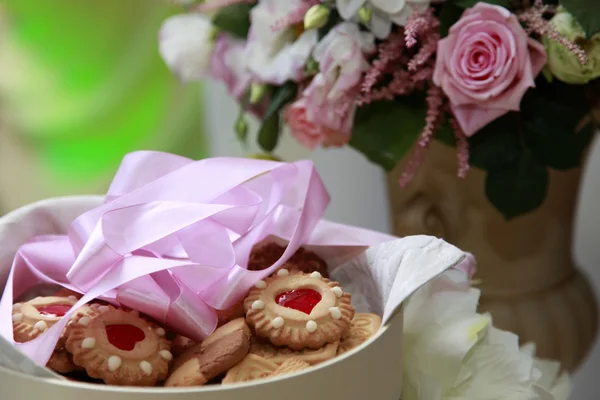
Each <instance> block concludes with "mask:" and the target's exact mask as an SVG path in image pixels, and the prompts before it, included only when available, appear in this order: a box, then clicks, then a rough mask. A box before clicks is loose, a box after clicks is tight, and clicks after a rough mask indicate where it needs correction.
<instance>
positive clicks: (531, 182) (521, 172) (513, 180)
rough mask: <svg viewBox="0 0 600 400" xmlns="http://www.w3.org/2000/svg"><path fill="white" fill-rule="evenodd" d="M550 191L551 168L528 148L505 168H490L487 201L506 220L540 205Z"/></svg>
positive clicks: (486, 181) (486, 190) (486, 182)
mask: <svg viewBox="0 0 600 400" xmlns="http://www.w3.org/2000/svg"><path fill="white" fill-rule="evenodd" d="M547 192H548V169H547V168H546V166H544V164H542V163H541V162H540V161H539V160H538V159H536V158H535V157H534V156H533V154H531V152H529V151H524V152H522V153H521V155H520V157H518V158H517V159H515V160H513V162H511V163H509V164H507V165H505V166H504V167H503V168H500V169H495V170H492V171H489V172H488V174H487V177H486V180H485V193H486V196H487V198H488V200H489V201H490V202H491V203H492V204H493V205H494V206H495V207H496V209H498V211H500V212H501V213H502V215H504V218H506V219H507V220H510V219H512V218H515V217H518V216H521V215H524V214H527V213H529V212H531V211H533V210H535V209H536V208H538V207H539V206H540V205H541V204H542V203H543V202H544V200H545V198H546V194H547Z"/></svg>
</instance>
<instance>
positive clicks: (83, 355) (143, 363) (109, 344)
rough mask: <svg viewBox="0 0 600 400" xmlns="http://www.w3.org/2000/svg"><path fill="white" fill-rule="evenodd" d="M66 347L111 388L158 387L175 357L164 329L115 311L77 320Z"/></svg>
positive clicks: (98, 311)
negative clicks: (121, 386)
mask: <svg viewBox="0 0 600 400" xmlns="http://www.w3.org/2000/svg"><path fill="white" fill-rule="evenodd" d="M98 309H99V307H98ZM66 348H67V350H68V351H69V352H70V353H71V354H72V355H73V362H74V363H75V364H76V365H78V366H80V367H82V368H84V369H85V370H86V372H87V374H88V375H89V376H90V377H92V378H96V379H102V380H103V381H104V382H105V383H107V384H110V385H126V386H154V385H156V383H157V382H160V381H162V380H164V379H165V378H166V377H167V373H168V370H169V364H170V362H171V360H172V358H173V355H172V354H171V352H170V348H171V343H170V342H169V341H168V340H167V339H166V337H165V330H164V329H163V328H161V327H158V326H157V325H155V324H153V323H151V322H148V321H146V320H144V319H142V318H140V317H139V316H137V315H136V313H132V312H126V311H123V310H114V309H110V310H108V311H105V312H101V311H100V310H97V311H95V313H94V314H93V315H92V316H91V317H90V316H84V317H81V318H79V319H78V320H76V321H74V322H73V324H72V328H71V333H70V335H69V337H68V338H67V342H66Z"/></svg>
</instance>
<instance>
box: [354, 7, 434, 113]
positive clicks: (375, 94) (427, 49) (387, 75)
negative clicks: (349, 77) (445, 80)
mask: <svg viewBox="0 0 600 400" xmlns="http://www.w3.org/2000/svg"><path fill="white" fill-rule="evenodd" d="M439 26H440V23H439V20H438V19H437V18H436V17H435V15H434V13H433V9H432V8H430V9H428V10H427V11H425V12H422V13H415V14H413V16H412V17H411V18H409V20H408V22H407V24H406V26H405V27H404V30H403V31H401V32H394V33H392V34H391V35H390V36H389V37H388V38H387V39H386V40H385V41H384V42H383V43H381V44H380V45H379V47H378V48H377V55H376V57H375V59H374V60H373V61H372V62H371V67H370V68H369V70H368V71H367V73H366V74H365V78H364V81H363V84H362V91H361V94H360V96H359V98H358V104H359V105H364V104H370V103H373V102H375V101H381V100H392V99H394V97H396V96H407V95H410V94H411V93H412V92H414V91H415V90H423V89H426V87H427V86H429V85H430V83H431V78H432V76H433V67H434V64H435V52H436V49H437V43H438V41H439V39H440V33H439ZM384 80H386V84H384V85H381V84H380V83H381V82H382V81H384Z"/></svg>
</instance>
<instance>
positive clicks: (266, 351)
mask: <svg viewBox="0 0 600 400" xmlns="http://www.w3.org/2000/svg"><path fill="white" fill-rule="evenodd" d="M337 349H338V343H337V342H336V343H328V344H326V345H325V346H323V347H321V348H320V349H316V350H315V349H308V348H306V349H302V350H292V349H290V348H289V347H275V346H273V345H272V344H271V343H270V342H268V341H266V340H261V339H258V338H256V337H252V338H251V340H250V354H254V355H257V356H260V357H262V358H266V359H267V360H269V361H272V362H274V363H275V364H277V365H281V364H283V363H284V362H286V361H287V360H289V359H292V358H293V359H298V360H301V361H304V362H306V363H308V364H310V365H316V364H319V363H322V362H324V361H327V360H331V359H332V358H334V357H335V355H336V353H337Z"/></svg>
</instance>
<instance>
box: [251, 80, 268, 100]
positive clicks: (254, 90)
mask: <svg viewBox="0 0 600 400" xmlns="http://www.w3.org/2000/svg"><path fill="white" fill-rule="evenodd" d="M267 90H268V87H267V85H265V84H262V83H255V82H252V83H251V84H250V104H257V103H258V102H259V101H261V100H262V98H263V97H265V94H266V93H267Z"/></svg>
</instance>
